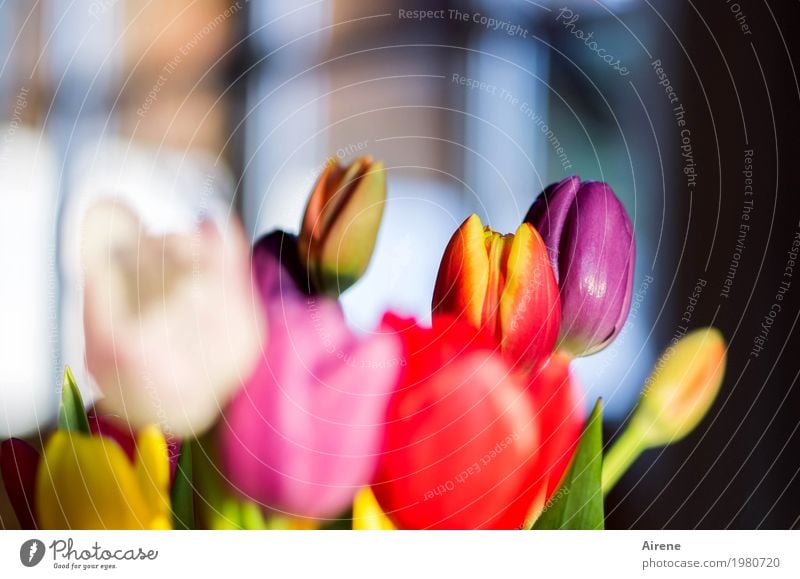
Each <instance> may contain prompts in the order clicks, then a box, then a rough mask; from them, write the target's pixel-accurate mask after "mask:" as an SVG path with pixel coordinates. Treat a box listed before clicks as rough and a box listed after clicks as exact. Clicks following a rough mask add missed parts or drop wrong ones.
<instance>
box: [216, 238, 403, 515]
mask: <svg viewBox="0 0 800 579" xmlns="http://www.w3.org/2000/svg"><path fill="white" fill-rule="evenodd" d="M284 240H285V239H284ZM276 241H280V237H275V236H272V237H269V238H265V239H264V240H262V242H260V243H259V244H258V245H257V246H256V248H255V251H254V255H253V267H254V271H255V276H256V279H257V280H258V284H259V289H260V292H261V295H262V298H263V301H264V305H265V308H266V311H267V319H268V333H269V340H268V344H267V346H266V350H265V351H264V353H263V355H262V358H261V362H260V364H259V365H258V367H257V369H256V371H255V372H254V374H253V375H252V376H251V377H250V378H249V380H248V381H247V382H246V384H245V387H244V388H243V389H242V390H241V391H240V392H239V393H238V395H237V396H236V397H235V398H234V399H233V401H232V402H231V403H230V404H229V406H228V407H227V408H226V410H225V412H224V419H223V421H222V424H221V427H220V439H219V440H220V450H221V455H222V456H221V458H222V466H223V470H224V474H225V475H226V477H227V478H228V480H229V481H230V483H231V485H232V487H233V488H234V489H235V490H236V491H238V492H239V493H240V494H242V495H244V496H246V497H247V498H249V499H251V500H255V501H257V502H260V503H261V504H263V505H264V506H266V507H268V508H271V509H273V510H276V511H280V512H283V513H286V514H289V515H295V516H300V517H308V518H324V517H328V516H333V515H336V514H338V513H340V512H341V511H343V510H345V509H346V508H347V507H348V506H349V505H350V504H351V502H352V500H353V498H354V496H355V494H356V492H357V491H358V490H359V489H360V488H361V487H363V486H365V485H367V484H369V483H370V482H371V479H372V477H373V474H374V471H375V467H376V462H377V459H378V455H379V453H380V449H381V445H382V443H383V432H384V428H383V425H384V422H385V419H386V412H387V408H388V403H389V398H390V396H391V394H392V393H393V391H394V389H395V386H396V384H397V381H398V379H399V374H400V366H401V365H402V362H401V355H402V350H401V344H400V343H399V339H398V338H397V337H396V336H395V335H394V334H391V333H382V334H375V335H373V336H370V337H366V338H359V337H357V336H355V335H354V334H353V333H352V332H351V331H350V330H349V329H348V328H347V325H346V324H345V320H344V316H343V314H342V311H341V309H340V307H339V305H338V303H337V302H336V301H335V300H332V299H330V298H326V297H322V296H319V297H317V296H308V295H306V294H305V293H303V292H301V291H300V290H299V289H298V288H297V286H296V284H295V282H294V279H293V276H292V275H291V274H290V273H289V271H288V270H287V269H286V268H284V266H283V264H282V263H280V262H279V256H280V255H281V253H282V252H280V251H276V250H277V249H279V246H280V244H277V243H276Z"/></svg>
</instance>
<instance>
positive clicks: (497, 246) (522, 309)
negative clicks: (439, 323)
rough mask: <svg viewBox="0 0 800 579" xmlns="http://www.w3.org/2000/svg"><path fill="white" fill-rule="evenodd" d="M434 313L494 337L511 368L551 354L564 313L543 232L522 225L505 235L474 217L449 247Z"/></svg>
mask: <svg viewBox="0 0 800 579" xmlns="http://www.w3.org/2000/svg"><path fill="white" fill-rule="evenodd" d="M433 310H434V312H437V313H449V314H452V315H456V316H459V317H463V318H466V320H467V321H468V322H469V323H470V324H472V325H473V326H474V327H476V328H480V329H481V330H483V331H485V332H487V333H488V334H489V335H491V336H493V337H494V339H495V341H496V343H498V344H499V345H500V346H501V348H502V350H503V353H504V354H505V355H506V358H507V359H508V360H509V361H510V362H512V363H513V364H516V363H521V364H522V365H523V366H524V367H527V368H532V367H534V366H536V365H537V364H539V363H540V362H542V361H543V360H545V359H546V358H547V357H548V356H549V355H550V353H551V352H552V351H553V347H554V345H555V342H556V338H557V337H558V329H559V323H560V319H561V311H560V306H559V297H558V285H557V284H556V281H555V277H554V275H553V270H552V268H551V266H550V262H549V259H548V256H547V248H546V247H545V244H544V242H543V241H542V238H541V237H540V236H539V233H538V232H537V231H536V229H534V227H533V226H532V225H530V224H529V223H523V224H522V225H520V227H519V228H518V229H517V231H516V233H515V234H513V235H511V234H508V235H501V234H500V233H497V232H496V231H493V230H492V229H491V228H489V227H484V226H483V225H482V224H481V220H480V218H479V217H478V216H477V215H472V216H470V217H469V218H468V219H467V220H466V221H464V223H462V224H461V227H459V228H458V230H457V231H456V232H455V234H453V237H452V238H451V239H450V243H449V244H448V245H447V249H445V252H444V257H443V258H442V263H441V265H440V266H439V275H438V277H437V279H436V287H435V289H434V293H433Z"/></svg>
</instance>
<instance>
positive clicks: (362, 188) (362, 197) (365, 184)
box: [298, 156, 386, 296]
mask: <svg viewBox="0 0 800 579" xmlns="http://www.w3.org/2000/svg"><path fill="white" fill-rule="evenodd" d="M385 203H386V172H385V171H384V169H383V163H381V162H373V161H372V158H371V157H368V156H365V157H359V158H358V159H356V160H355V161H353V162H352V163H351V164H350V165H348V166H347V167H343V166H342V165H340V164H339V163H338V162H337V161H336V160H335V159H331V160H330V161H328V164H327V165H326V166H325V169H324V170H323V171H322V174H321V175H320V176H319V179H318V180H317V183H316V185H315V186H314V190H313V191H312V193H311V197H309V199H308V205H307V206H306V211H305V215H304V216H303V224H302V227H301V229H300V236H299V238H298V250H299V252H300V260H301V262H302V263H303V265H304V266H305V267H306V269H307V271H308V276H309V279H310V281H311V283H312V285H313V289H315V290H316V291H318V292H321V293H327V294H330V295H333V296H338V295H339V294H340V293H342V292H343V291H344V290H346V289H347V288H349V287H350V286H351V285H353V284H354V283H355V282H357V281H358V280H359V279H360V278H361V276H362V275H364V272H365V271H366V270H367V266H368V265H369V261H370V259H371V257H372V250H373V249H374V247H375V239H376V238H377V236H378V229H379V228H380V224H381V219H382V218H383V206H384V204H385Z"/></svg>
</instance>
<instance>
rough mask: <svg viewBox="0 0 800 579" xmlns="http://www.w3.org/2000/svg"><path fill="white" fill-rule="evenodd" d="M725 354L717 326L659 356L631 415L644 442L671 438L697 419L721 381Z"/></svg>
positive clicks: (674, 439) (678, 436)
mask: <svg viewBox="0 0 800 579" xmlns="http://www.w3.org/2000/svg"><path fill="white" fill-rule="evenodd" d="M725 352H726V346H725V340H724V339H723V337H722V334H721V333H720V331H719V330H717V329H716V328H699V329H697V330H695V331H693V332H691V333H690V334H687V335H686V336H685V337H683V338H681V339H680V340H678V341H677V342H676V343H675V344H674V345H673V346H672V347H671V348H668V349H667V350H666V351H665V352H664V353H663V354H662V355H661V358H659V360H658V362H657V363H656V366H655V369H654V370H653V373H652V374H651V375H650V377H649V378H648V379H647V382H646V383H645V384H646V385H645V388H644V391H643V392H642V398H641V400H640V401H639V407H638V408H637V409H636V414H635V415H634V420H635V421H637V422H638V423H639V424H640V426H639V427H638V428H640V429H641V430H642V431H643V432H646V435H645V436H646V437H647V440H648V442H649V445H650V446H661V445H664V444H671V443H673V442H677V441H678V440H680V439H681V438H683V437H684V436H686V435H687V434H689V433H690V432H691V431H692V430H694V428H695V427H696V426H697V425H698V424H699V423H700V421H701V420H702V419H703V417H704V416H705V415H706V412H708V409H709V408H710V407H711V404H712V403H713V402H714V399H715V398H716V397H717V392H719V387H720V386H721V385H722V378H723V376H724V374H725Z"/></svg>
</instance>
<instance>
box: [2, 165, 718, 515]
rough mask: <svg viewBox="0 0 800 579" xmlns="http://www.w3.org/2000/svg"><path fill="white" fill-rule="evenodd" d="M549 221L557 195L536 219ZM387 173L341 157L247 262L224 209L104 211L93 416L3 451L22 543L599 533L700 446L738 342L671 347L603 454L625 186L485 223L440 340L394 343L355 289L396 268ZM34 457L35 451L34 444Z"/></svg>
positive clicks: (414, 336)
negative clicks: (138, 534) (580, 364)
mask: <svg viewBox="0 0 800 579" xmlns="http://www.w3.org/2000/svg"><path fill="white" fill-rule="evenodd" d="M532 201H534V200H532ZM385 204H386V172H385V170H384V168H383V166H382V164H381V163H378V162H373V161H372V160H371V159H370V158H367V157H363V158H359V159H357V160H355V161H353V162H352V163H351V164H350V165H348V166H341V165H340V164H338V163H337V162H334V161H331V162H329V163H328V164H327V165H326V166H325V168H324V170H323V171H322V174H321V175H320V176H319V179H318V181H317V182H316V185H315V186H314V189H313V191H312V193H311V196H310V198H309V200H308V203H307V207H306V211H305V216H304V217H303V221H302V224H301V227H300V231H299V234H298V235H294V234H291V233H287V232H283V231H276V232H272V233H270V234H268V235H266V236H264V237H263V238H261V239H259V240H258V241H257V242H256V243H255V245H254V246H253V247H250V245H249V244H248V243H247V241H246V238H245V236H244V234H243V231H242V228H241V226H240V225H239V223H238V222H237V221H236V219H235V218H234V217H231V216H230V214H229V213H227V212H223V213H221V214H220V215H218V216H217V218H215V219H207V220H203V221H201V222H198V223H196V224H195V225H196V226H195V227H194V228H193V229H192V231H190V232H184V233H167V234H162V233H157V232H153V231H149V230H148V228H147V227H146V226H145V225H144V224H143V223H142V221H141V220H140V216H139V215H137V213H136V211H135V210H134V209H133V208H131V207H129V206H125V205H124V204H122V203H120V202H108V201H106V202H101V203H99V204H97V205H95V206H93V207H92V208H91V209H89V210H88V211H87V212H86V214H85V218H84V220H83V225H82V228H81V229H82V242H81V248H82V252H81V260H82V271H83V272H84V276H85V277H84V283H83V298H84V299H83V302H84V304H83V323H84V330H85V342H86V344H85V348H86V364H87V368H88V372H89V374H90V375H91V378H92V379H93V380H94V382H96V386H97V388H98V389H99V391H100V393H101V396H97V397H96V401H95V402H94V403H91V404H89V403H84V401H83V400H82V398H81V393H80V390H81V389H79V387H78V385H77V384H76V383H75V380H74V378H73V376H72V373H71V372H70V369H69V368H66V370H65V376H64V384H63V390H62V395H61V407H60V412H59V414H58V424H57V426H55V427H54V428H53V430H52V432H50V433H49V434H46V433H45V432H41V431H40V432H39V435H38V437H37V439H36V440H35V441H32V440H31V439H30V438H29V439H28V440H27V441H26V440H23V439H18V438H13V439H10V440H6V441H4V442H3V443H2V448H1V449H0V465H1V466H2V479H3V483H4V485H5V489H6V491H7V494H8V496H9V498H10V500H11V503H12V505H13V507H14V509H15V511H16V515H17V518H18V522H19V524H20V526H21V527H23V528H52V529H105V528H114V529H168V528H180V529H187V528H201V527H203V528H213V529H222V528H234V529H264V528H273V529H291V528H299V529H313V528H354V529H395V528H396V529H531V528H532V529H559V528H571V529H598V528H603V526H604V512H603V497H604V495H605V494H606V493H608V491H609V490H610V489H611V488H612V487H613V486H614V484H615V483H616V482H617V481H618V479H619V478H620V476H621V475H622V474H623V473H624V472H625V470H626V469H627V468H628V467H629V466H630V465H631V464H632V463H633V461H634V460H635V459H636V458H637V456H638V455H639V454H640V453H641V452H642V451H643V450H645V449H647V448H651V447H655V446H660V445H666V444H670V443H672V442H674V441H676V440H679V439H680V438H682V437H683V436H685V435H686V434H688V433H689V432H690V431H691V430H692V429H693V428H694V427H695V426H696V425H697V424H698V423H699V422H700V420H701V419H702V418H703V416H704V414H705V413H706V411H707V410H708V408H709V407H710V405H711V404H712V402H713V400H714V398H715V396H716V394H717V391H718V389H719V387H720V383H721V381H722V375H723V371H724V367H725V352H726V346H725V343H724V341H723V339H722V337H721V335H720V334H719V332H718V331H717V330H715V329H713V328H702V329H697V330H695V331H693V332H691V333H689V334H687V335H686V336H685V337H683V338H682V339H680V340H676V341H674V342H673V343H672V344H670V346H669V348H668V349H667V350H666V352H665V353H664V355H663V356H662V357H661V359H660V360H659V362H658V363H657V365H656V367H655V368H654V370H653V373H652V375H651V376H650V377H649V378H648V379H647V381H646V383H645V387H644V389H643V392H642V396H641V399H640V401H639V404H638V405H637V407H636V409H635V411H634V412H633V413H632V415H631V417H630V420H629V421H628V424H627V426H626V428H625V430H624V431H623V432H622V434H621V435H619V436H618V437H616V438H615V440H614V442H613V444H612V445H610V447H609V448H608V450H607V451H606V447H605V446H604V444H603V440H602V432H601V421H602V409H601V402H600V401H599V400H598V401H597V402H596V404H595V405H594V409H593V410H592V411H591V412H588V411H587V408H588V405H587V404H586V400H585V396H584V395H583V394H582V392H581V390H580V387H579V385H578V384H576V381H575V380H574V378H573V376H572V374H571V372H570V363H571V361H572V360H573V359H574V358H575V357H578V356H589V355H592V354H594V353H596V352H598V351H600V350H602V349H603V348H605V347H606V346H608V344H609V343H611V342H612V341H613V340H614V338H615V337H616V336H617V335H618V334H619V333H620V332H621V331H622V329H623V327H624V325H625V321H626V317H627V314H628V311H629V308H630V304H631V295H632V285H633V278H634V235H633V228H632V224H631V221H630V219H629V217H628V215H627V213H626V211H625V209H624V207H623V205H622V204H621V203H620V201H619V199H618V198H617V197H616V195H615V194H614V192H613V191H612V189H611V187H610V186H609V185H607V184H606V183H600V182H591V181H584V182H581V181H580V179H579V178H578V177H569V178H567V179H565V180H563V181H561V182H560V183H556V184H554V185H551V186H549V187H547V188H546V189H545V190H544V191H543V192H542V194H541V195H539V197H538V198H537V199H535V201H534V202H533V204H532V206H531V208H530V211H529V212H528V214H527V216H526V217H525V220H524V221H523V222H522V223H521V224H520V226H519V227H518V228H517V230H516V231H515V232H514V233H500V232H496V231H494V230H492V229H491V228H490V227H488V226H484V225H483V224H482V222H481V220H480V218H479V217H478V216H477V215H472V216H470V217H468V218H467V219H466V220H465V221H464V222H463V223H462V224H461V226H460V227H459V228H458V229H457V230H456V231H455V232H454V233H453V235H452V237H451V239H450V242H449V243H448V245H447V247H446V248H445V249H444V255H443V257H442V259H441V266H440V268H439V272H438V277H437V279H436V283H435V288H434V291H433V296H432V302H431V319H430V323H426V324H422V323H419V322H418V321H415V320H413V319H407V318H403V317H400V316H397V315H394V314H393V313H391V312H387V313H386V315H385V316H384V318H383V321H382V322H381V323H380V324H379V326H378V327H377V328H375V329H374V331H372V332H370V333H369V334H366V335H365V334H357V333H356V332H354V331H353V330H352V329H351V327H349V326H348V324H347V322H346V319H345V316H344V314H343V311H342V308H341V306H340V303H339V301H338V298H339V295H340V294H341V293H342V292H344V291H345V290H346V289H347V288H349V287H350V286H352V285H353V284H355V283H358V281H359V278H360V277H361V276H362V275H363V274H364V273H365V271H366V269H367V267H368V265H369V262H370V260H371V258H372V253H373V249H374V246H375V240H376V236H377V234H378V230H379V227H380V223H381V219H382V216H383V208H384V205H385ZM32 442H33V444H32Z"/></svg>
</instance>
